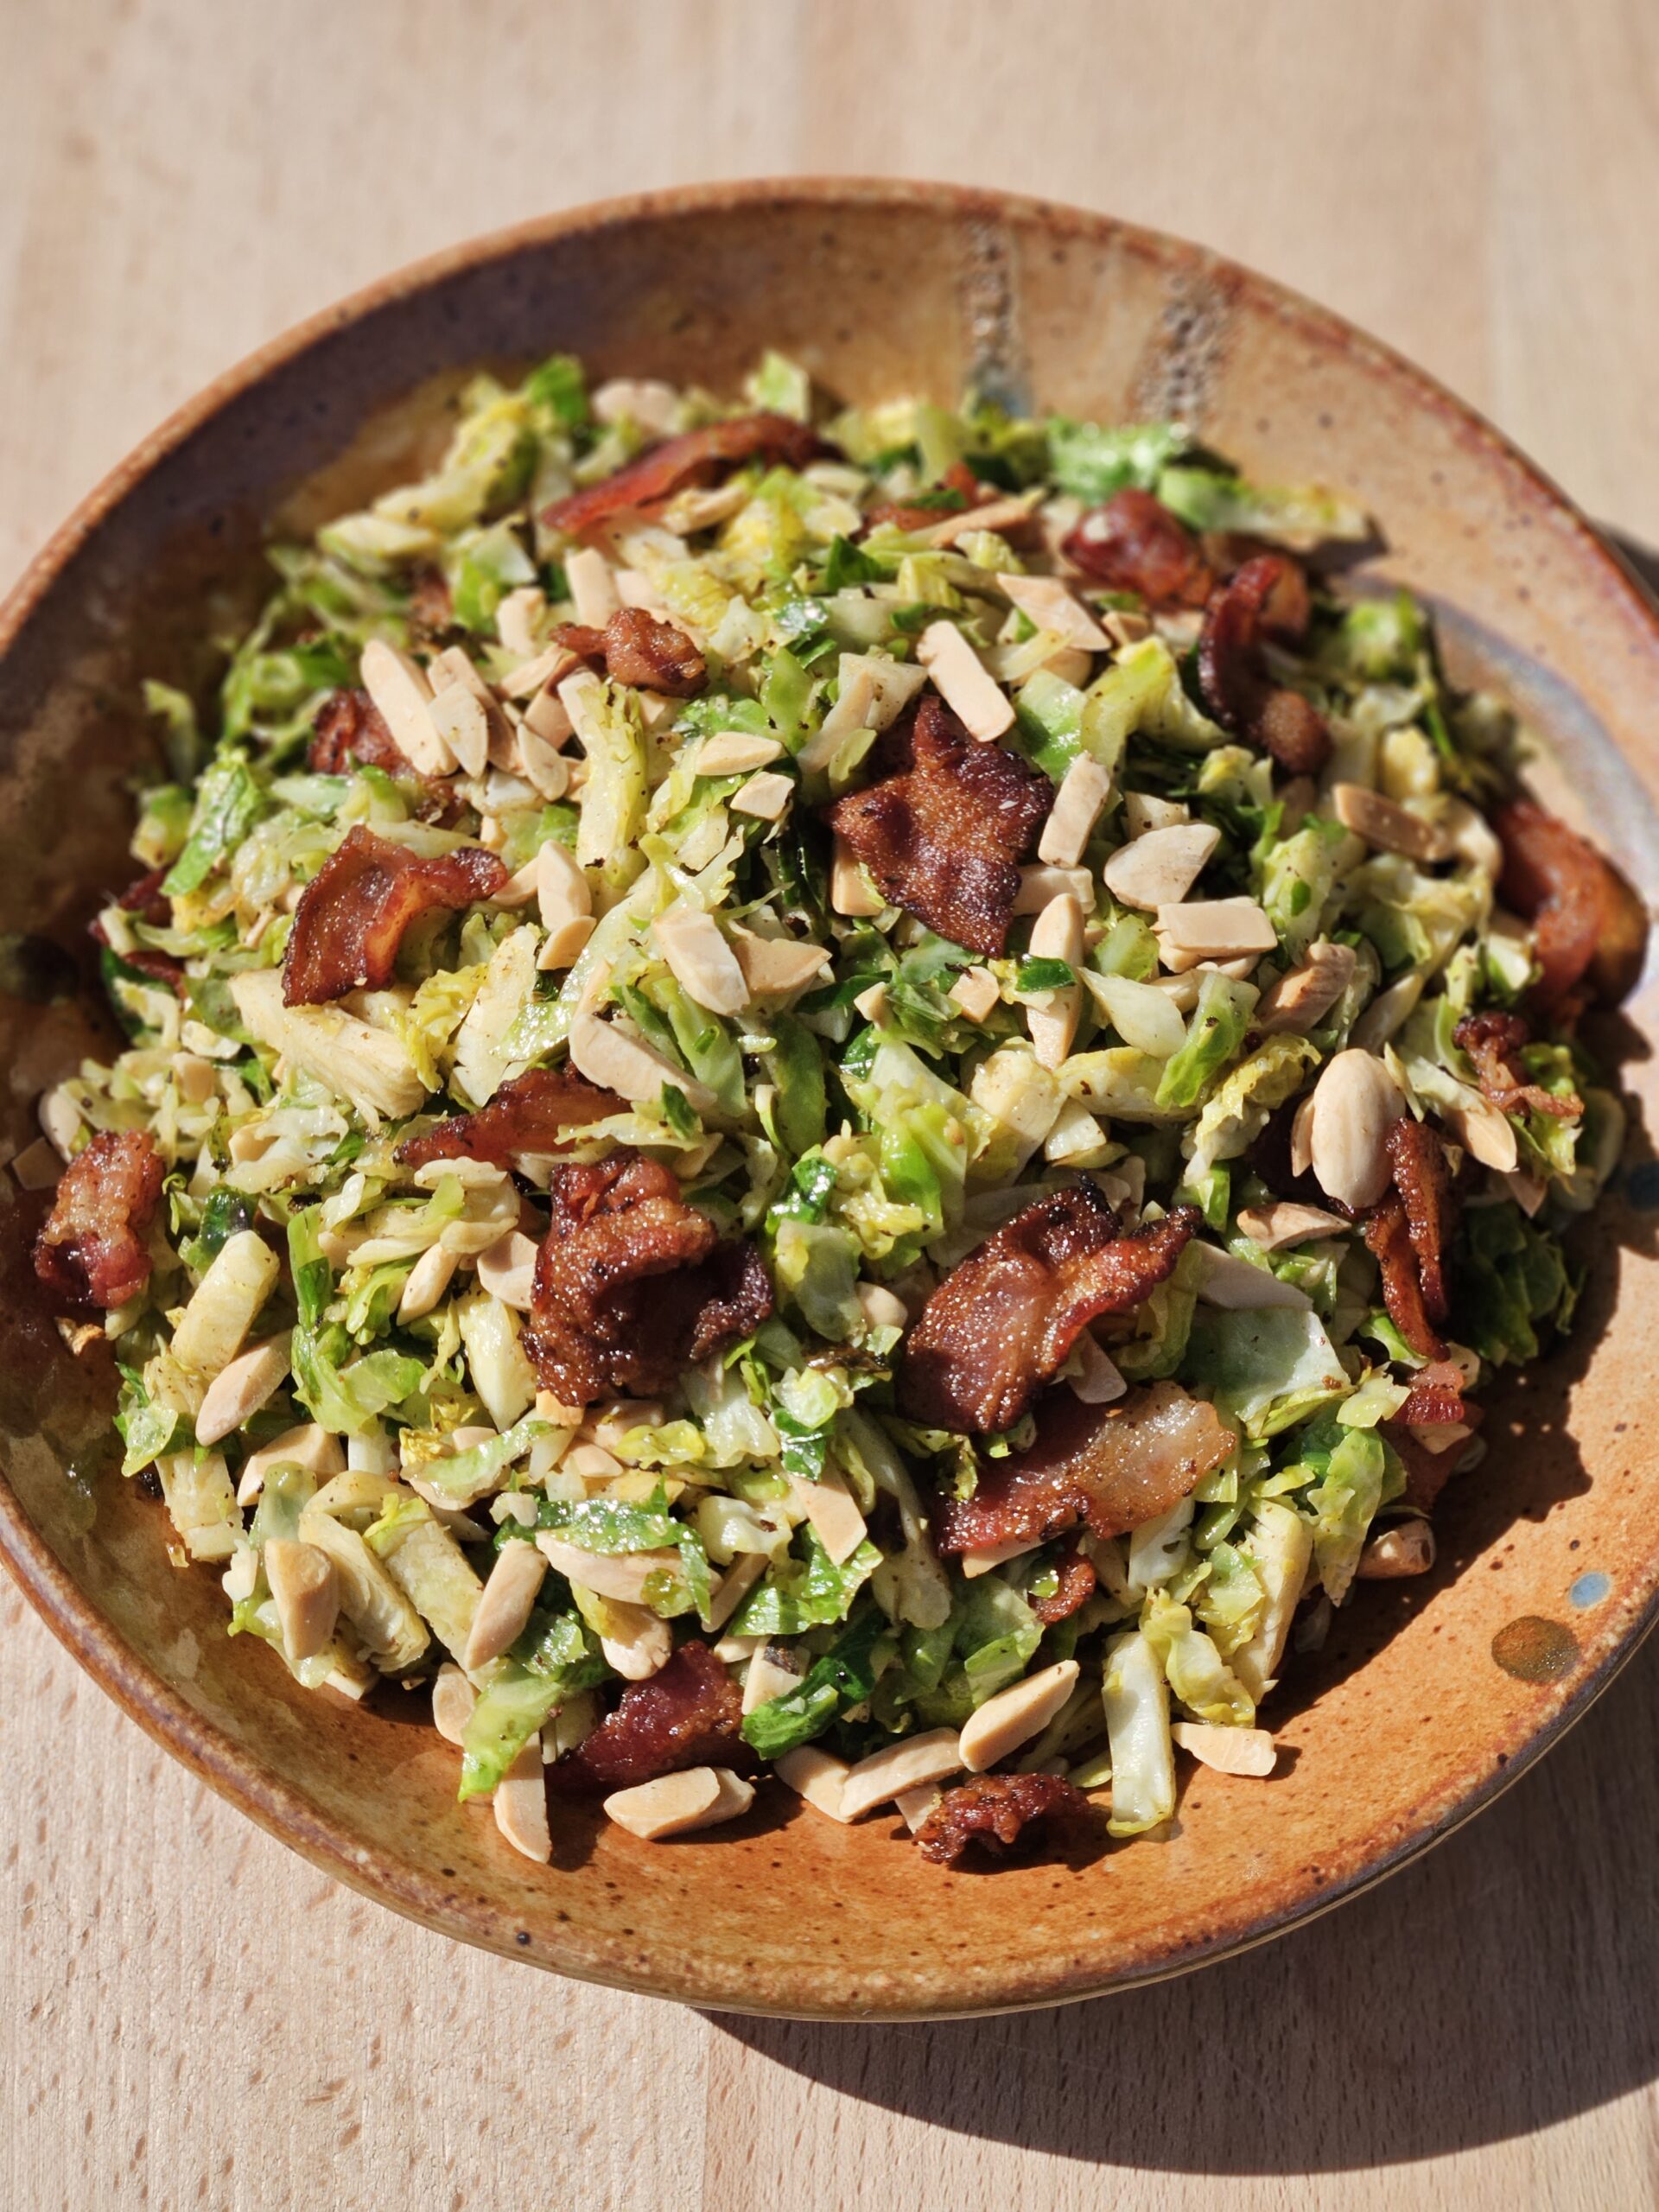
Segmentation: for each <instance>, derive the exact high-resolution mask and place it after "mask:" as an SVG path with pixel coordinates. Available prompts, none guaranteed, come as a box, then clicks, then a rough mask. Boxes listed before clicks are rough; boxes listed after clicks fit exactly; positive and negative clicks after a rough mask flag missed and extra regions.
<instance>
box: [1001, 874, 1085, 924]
mask: <svg viewBox="0 0 1659 2212" xmlns="http://www.w3.org/2000/svg"><path fill="white" fill-rule="evenodd" d="M1067 891H1069V892H1070V893H1071V896H1072V897H1073V898H1074V899H1076V900H1077V904H1078V905H1079V906H1081V907H1082V908H1083V911H1084V913H1085V914H1088V913H1092V912H1093V911H1094V905H1095V879H1094V878H1093V876H1092V875H1090V873H1089V871H1088V869H1087V868H1021V869H1020V888H1019V890H1018V892H1016V893H1015V894H1014V912H1015V913H1016V914H1040V913H1041V912H1042V911H1043V909H1044V907H1045V906H1047V905H1048V904H1049V903H1050V901H1051V900H1052V899H1058V898H1059V897H1060V896H1061V894H1062V893H1065V892H1067Z"/></svg>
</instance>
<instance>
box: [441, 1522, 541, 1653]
mask: <svg viewBox="0 0 1659 2212" xmlns="http://www.w3.org/2000/svg"><path fill="white" fill-rule="evenodd" d="M546 1574H547V1561H546V1560H544V1559H543V1556H542V1554H541V1553H540V1552H538V1551H537V1548H536V1547H535V1545H534V1544H533V1543H532V1544H526V1543H522V1542H520V1543H512V1544H503V1545H502V1547H501V1548H500V1550H499V1552H498V1553H497V1554H496V1555H495V1565H494V1566H493V1567H492V1568H491V1569H490V1579H489V1580H488V1581H487V1582H486V1584H485V1585H484V1591H483V1594H482V1596H481V1597H480V1599H479V1601H478V1609H477V1611H475V1612H474V1615H473V1624H472V1627H471V1628H470V1629H469V1630H468V1631H467V1648H466V1649H465V1650H464V1651H463V1652H462V1653H461V1663H462V1664H463V1665H464V1666H465V1667H466V1669H467V1672H468V1673H469V1674H475V1673H476V1672H477V1670H478V1669H479V1668H480V1667H487V1666H488V1664H489V1662H490V1661H491V1660H492V1659H499V1657H500V1656H501V1654H502V1653H503V1652H504V1651H505V1649H506V1648H507V1646H508V1645H509V1644H510V1643H515V1642H516V1641H517V1640H518V1637H519V1635H520V1634H521V1633H522V1631H523V1630H524V1623H525V1622H526V1621H527V1620H528V1619H529V1618H530V1616H531V1608H532V1607H533V1606H534V1605H535V1603H536V1595H537V1592H538V1591H539V1590H540V1588H541V1586H542V1583H543V1580H544V1578H545V1576H546Z"/></svg>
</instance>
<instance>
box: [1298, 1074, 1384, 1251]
mask: <svg viewBox="0 0 1659 2212" xmlns="http://www.w3.org/2000/svg"><path fill="white" fill-rule="evenodd" d="M1405 1110H1406V1102H1405V1097H1404V1096H1403V1094H1402V1091H1401V1089H1400V1086H1399V1084H1397V1083H1396V1082H1395V1079H1394V1077H1392V1076H1391V1075H1390V1074H1389V1071H1388V1070H1387V1068H1386V1067H1384V1066H1383V1063H1382V1061H1381V1060H1379V1059H1378V1058H1376V1056H1375V1055H1374V1054H1372V1053H1370V1052H1357V1051H1356V1050H1355V1049H1354V1048H1353V1046H1349V1048H1348V1049H1347V1050H1346V1051H1345V1052H1338V1054H1337V1056H1336V1058H1334V1059H1333V1060H1331V1061H1329V1062H1328V1063H1327V1064H1326V1065H1325V1071H1324V1072H1323V1073H1322V1074H1321V1076H1320V1077H1319V1082H1318V1083H1317V1084H1315V1085H1314V1088H1313V1113H1312V1116H1311V1119H1310V1125H1309V1129H1308V1159H1309V1163H1310V1165H1311V1166H1312V1167H1313V1174H1314V1177H1315V1179H1316V1180H1317V1181H1318V1183H1319V1188H1320V1189H1321V1190H1322V1191H1323V1192H1325V1196H1326V1197H1327V1198H1336V1199H1337V1200H1338V1201H1339V1202H1340V1203H1341V1204H1342V1205H1345V1206H1347V1207H1349V1208H1350V1209H1351V1211H1353V1212H1355V1213H1358V1212H1360V1211H1363V1209H1364V1208H1365V1207H1367V1206H1374V1205H1376V1202H1377V1200H1378V1199H1379V1198H1381V1197H1382V1195H1383V1192H1384V1191H1386V1190H1387V1189H1388V1187H1389V1180H1390V1176H1391V1173H1392V1171H1391V1169H1390V1167H1389V1152H1388V1141H1387V1140H1388V1133H1389V1123H1390V1122H1394V1121H1397V1120H1398V1118H1399V1117H1400V1116H1401V1115H1402V1114H1403V1113H1404V1112H1405Z"/></svg>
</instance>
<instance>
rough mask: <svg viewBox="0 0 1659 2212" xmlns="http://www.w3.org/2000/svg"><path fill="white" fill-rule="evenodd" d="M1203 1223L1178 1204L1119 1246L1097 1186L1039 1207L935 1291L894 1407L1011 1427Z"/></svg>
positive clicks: (982, 1427)
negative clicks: (1091, 1330)
mask: <svg viewBox="0 0 1659 2212" xmlns="http://www.w3.org/2000/svg"><path fill="white" fill-rule="evenodd" d="M1199 1219H1200V1216H1199V1213H1198V1208H1197V1207H1196V1206H1178V1207H1177V1208H1176V1209H1175V1211H1173V1213H1171V1214H1169V1215H1167V1216H1166V1217H1165V1218H1164V1219H1163V1220H1162V1221H1157V1222H1151V1223H1148V1224H1146V1225H1145V1226H1144V1227H1142V1228H1141V1229H1137V1230H1134V1231H1132V1232H1131V1233H1130V1234H1129V1235H1128V1236H1119V1234H1118V1228H1117V1216H1116V1214H1115V1213H1114V1212H1113V1211H1112V1209H1111V1208H1110V1206H1109V1205H1107V1203H1106V1201H1105V1199H1104V1198H1103V1197H1102V1196H1101V1194H1100V1192H1099V1190H1098V1189H1097V1188H1096V1185H1094V1184H1093V1183H1087V1182H1083V1183H1073V1184H1071V1185H1070V1186H1069V1187H1068V1188H1067V1189H1065V1190H1064V1191H1056V1192H1053V1193H1052V1195H1051V1196H1050V1197H1048V1198H1039V1199H1038V1201H1037V1203H1036V1204H1035V1205H1030V1206H1027V1208H1026V1210H1025V1211H1024V1212H1023V1213H1020V1214H1016V1215H1015V1216H1014V1219H1013V1220H1012V1221H1010V1222H1007V1223H1006V1224H1004V1225H1003V1227H1001V1229H999V1230H997V1231H996V1233H995V1236H988V1237H987V1238H986V1240H985V1242H984V1243H982V1244H981V1245H980V1246H978V1248H977V1249H976V1250H974V1251H972V1252H970V1253H969V1255H968V1257H967V1258H966V1259H965V1260H964V1261H963V1262H962V1264H961V1265H960V1266H959V1267H956V1268H952V1269H951V1270H950V1274H948V1275H947V1276H946V1277H945V1279H944V1281H943V1282H942V1283H941V1284H940V1285H939V1287H938V1289H937V1290H936V1291H935V1292H934V1293H933V1295H932V1296H931V1298H930V1299H929V1300H928V1301H927V1304H926V1305H925V1306H924V1307H923V1308H922V1313H921V1318H920V1319H918V1322H917V1324H916V1325H915V1327H914V1328H913V1329H912V1331H911V1332H910V1335H909V1337H908V1338H906V1344H905V1349H904V1362H903V1365H902V1366H901V1367H900V1369H899V1384H898V1388H899V1405H900V1407H901V1408H902V1409H903V1410H904V1412H905V1414H906V1416H907V1417H908V1418H909V1419H910V1420H912V1421H919V1422H920V1423H921V1424H922V1425H923V1427H927V1428H949V1429H955V1430H957V1431H959V1432H964V1433H976V1434H978V1435H981V1436H994V1435H995V1434H997V1433H999V1432H1000V1431H1001V1430H1003V1429H1006V1428H1012V1427H1013V1426H1014V1423H1015V1421H1018V1420H1019V1419H1020V1416H1021V1414H1024V1413H1025V1411H1026V1410H1027V1408H1028V1407H1029V1405H1030V1404H1031V1402H1032V1400H1033V1397H1034V1396H1035V1395H1036V1394H1037V1392H1038V1390H1039V1389H1040V1388H1041V1386H1042V1385H1043V1384H1044V1383H1047V1382H1050V1381H1052V1378H1053V1376H1055V1375H1056V1374H1057V1373H1058V1371H1059V1369H1060V1368H1061V1366H1062V1365H1063V1364H1064V1363H1065V1358H1066V1356H1067V1355H1068V1353H1069V1352H1070V1351H1071V1347H1072V1345H1073V1344H1075V1343H1076V1342H1077V1338H1078V1337H1079V1336H1080V1335H1081V1333H1082V1332H1083V1331H1084V1328H1085V1327H1086V1326H1087V1325H1088V1324H1089V1323H1090V1321H1092V1320H1094V1319H1096V1318H1097V1317H1098V1316H1099V1315H1100V1314H1102V1313H1132V1312H1133V1311H1134V1310H1135V1307H1136V1306H1139V1305H1141V1303H1142V1302H1143V1301H1144V1300H1146V1299H1147V1298H1148V1297H1149V1296H1150V1295H1151V1294H1152V1293H1153V1292H1154V1290H1155V1289H1156V1288H1157V1287H1158V1285H1159V1284H1160V1282H1162V1281H1164V1279H1165V1277H1166V1275H1168V1274H1170V1273H1171V1271H1172V1270H1173V1268H1174V1266H1175V1262H1177V1261H1178V1260H1179V1258H1180V1256H1181V1254H1182V1253H1183V1252H1184V1251H1185V1249H1186V1246H1187V1243H1188V1242H1189V1240H1190V1239H1191V1237H1192V1234H1193V1231H1194V1230H1196V1229H1197V1228H1198V1223H1199Z"/></svg>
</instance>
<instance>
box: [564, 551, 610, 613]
mask: <svg viewBox="0 0 1659 2212" xmlns="http://www.w3.org/2000/svg"><path fill="white" fill-rule="evenodd" d="M564 580H565V582H566V583H567V584H569V587H570V597H571V601H572V602H573V603H574V605H575V610H576V620H577V621H578V622H581V623H584V624H585V625H586V626H587V627H588V629H590V630H602V629H603V628H604V627H605V625H606V624H607V622H608V621H609V620H610V619H611V617H612V615H613V614H614V613H616V612H617V610H618V609H619V608H620V606H621V604H622V601H621V600H620V597H619V596H618V594H617V589H616V585H615V583H614V582H613V579H612V575H611V564H610V563H609V562H608V561H607V559H606V558H605V556H604V555H603V554H602V553H601V552H600V551H599V550H598V549H597V548H596V547H594V546H592V545H577V546H574V547H573V548H572V549H571V550H570V551H569V553H567V554H566V555H565V556H564Z"/></svg>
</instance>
